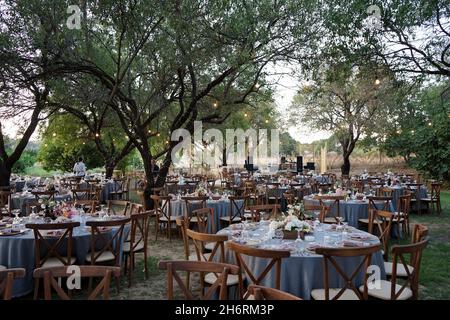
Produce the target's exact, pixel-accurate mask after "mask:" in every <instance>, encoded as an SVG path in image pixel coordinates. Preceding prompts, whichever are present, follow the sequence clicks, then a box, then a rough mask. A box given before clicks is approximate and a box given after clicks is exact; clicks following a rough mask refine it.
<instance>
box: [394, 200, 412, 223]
mask: <svg viewBox="0 0 450 320" xmlns="http://www.w3.org/2000/svg"><path fill="white" fill-rule="evenodd" d="M410 209H411V195H410V194H406V195H403V196H400V197H398V202H397V212H401V213H403V216H404V217H405V219H406V218H407V217H408V216H409V210H410ZM398 218H399V219H400V215H398Z"/></svg>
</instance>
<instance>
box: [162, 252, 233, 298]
mask: <svg viewBox="0 0 450 320" xmlns="http://www.w3.org/2000/svg"><path fill="white" fill-rule="evenodd" d="M158 267H159V268H160V269H163V270H167V299H168V300H173V298H174V294H173V293H174V290H173V289H174V288H173V284H174V283H173V282H174V281H173V280H174V279H175V282H176V283H177V284H178V286H179V287H180V289H181V291H182V293H183V295H184V298H185V299H187V300H193V299H194V295H193V294H192V292H191V291H190V290H189V288H186V285H185V283H184V282H183V280H181V278H180V276H179V274H178V272H177V271H182V272H200V273H210V272H213V273H215V274H220V275H219V276H218V277H217V278H216V281H215V282H214V283H213V284H212V285H211V286H210V287H209V288H208V290H207V291H206V293H205V294H203V292H202V294H201V296H200V299H202V300H207V299H211V298H213V294H214V293H215V292H216V291H217V290H219V299H220V300H226V299H227V279H228V275H229V274H232V275H237V274H239V267H238V266H235V265H232V264H225V263H218V262H204V261H160V262H159V263H158Z"/></svg>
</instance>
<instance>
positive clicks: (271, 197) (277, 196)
mask: <svg viewBox="0 0 450 320" xmlns="http://www.w3.org/2000/svg"><path fill="white" fill-rule="evenodd" d="M281 196H282V189H280V184H279V183H278V182H272V183H267V184H266V203H267V204H275V205H277V204H280V202H281Z"/></svg>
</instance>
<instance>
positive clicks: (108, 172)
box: [105, 161, 116, 179]
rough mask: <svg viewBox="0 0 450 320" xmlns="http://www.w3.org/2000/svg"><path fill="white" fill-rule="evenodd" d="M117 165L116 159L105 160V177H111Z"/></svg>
mask: <svg viewBox="0 0 450 320" xmlns="http://www.w3.org/2000/svg"><path fill="white" fill-rule="evenodd" d="M115 167H116V164H115V163H114V161H106V162H105V178H106V179H111V178H112V177H113V174H114V169H115Z"/></svg>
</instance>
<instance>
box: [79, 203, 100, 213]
mask: <svg viewBox="0 0 450 320" xmlns="http://www.w3.org/2000/svg"><path fill="white" fill-rule="evenodd" d="M73 203H74V205H75V206H78V207H80V208H82V209H83V211H85V212H86V213H90V214H94V213H95V212H96V211H97V209H99V202H98V201H96V200H75V201H74V202H73Z"/></svg>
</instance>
